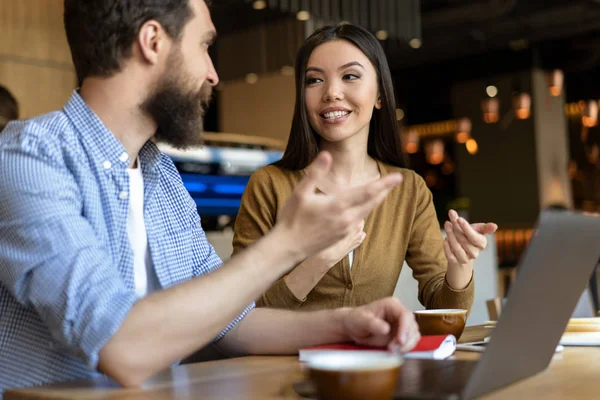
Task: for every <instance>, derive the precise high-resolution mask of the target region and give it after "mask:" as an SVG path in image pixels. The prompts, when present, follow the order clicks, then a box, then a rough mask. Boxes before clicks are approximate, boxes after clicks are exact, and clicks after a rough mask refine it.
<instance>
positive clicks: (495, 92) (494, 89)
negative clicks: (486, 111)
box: [485, 85, 498, 97]
mask: <svg viewBox="0 0 600 400" xmlns="http://www.w3.org/2000/svg"><path fill="white" fill-rule="evenodd" d="M485 92H486V93H487V95H488V96H490V97H496V96H497V95H498V88H497V87H496V86H494V85H489V86H488V87H486V88H485Z"/></svg>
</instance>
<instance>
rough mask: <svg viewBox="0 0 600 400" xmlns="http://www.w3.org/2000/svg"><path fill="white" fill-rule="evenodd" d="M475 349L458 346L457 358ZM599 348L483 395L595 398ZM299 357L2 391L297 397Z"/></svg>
mask: <svg viewBox="0 0 600 400" xmlns="http://www.w3.org/2000/svg"><path fill="white" fill-rule="evenodd" d="M485 334H486V330H485V329H484V328H482V327H480V326H477V327H468V328H467V329H466V330H465V333H464V334H463V336H462V337H461V340H460V341H461V342H466V341H473V340H480V339H482V338H483V337H484V336H485ZM478 356H479V354H478V353H469V352H457V353H456V355H455V357H456V358H457V359H476V358H477V357H478ZM599 372H600V348H598V347H567V348H565V351H564V352H563V353H562V354H561V353H559V354H557V355H555V357H554V359H553V361H552V363H551V364H550V367H549V368H548V369H546V370H545V371H543V372H541V373H540V374H538V375H536V376H534V377H532V378H529V379H526V380H524V381H521V382H519V383H516V384H514V385H511V386H509V387H507V388H505V389H502V390H500V391H497V392H495V393H492V394H491V395H488V396H486V397H485V399H490V400H494V399H530V398H544V399H564V398H569V399H571V398H581V399H587V398H596V397H598V396H599V393H600V386H599V385H600V384H599V383H598V376H599V375H600V373H599ZM302 376H303V373H302V370H301V366H300V364H299V362H298V357H296V356H294V357H243V358H234V359H228V360H221V361H211V362H205V363H198V364H191V365H184V366H179V367H176V368H173V369H171V370H169V371H165V372H164V373H162V374H160V375H158V376H157V377H155V378H154V379H152V380H151V381H149V382H147V383H145V384H144V385H143V387H142V388H140V389H121V388H119V387H118V386H116V385H115V384H114V383H112V382H111V381H110V380H108V379H106V378H99V379H96V380H86V381H79V382H71V383H69V384H65V385H52V386H44V387H40V388H35V389H22V390H14V391H7V392H6V393H5V395H4V398H5V400H57V399H61V400H62V399H74V400H92V399H93V400H97V399H125V400H142V399H143V400H166V399H177V400H184V399H290V400H292V399H293V400H298V399H300V397H299V396H297V395H296V394H295V392H294V390H293V388H292V386H291V385H292V383H293V382H295V381H298V380H300V379H302Z"/></svg>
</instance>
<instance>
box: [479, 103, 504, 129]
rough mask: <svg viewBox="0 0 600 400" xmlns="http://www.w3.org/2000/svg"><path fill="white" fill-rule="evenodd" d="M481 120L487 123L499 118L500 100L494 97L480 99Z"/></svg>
mask: <svg viewBox="0 0 600 400" xmlns="http://www.w3.org/2000/svg"><path fill="white" fill-rule="evenodd" d="M481 112H482V113H483V120H484V121H485V122H486V123H488V124H495V123H496V122H498V120H499V119H500V102H499V101H498V99H496V98H491V97H490V98H487V99H483V100H481Z"/></svg>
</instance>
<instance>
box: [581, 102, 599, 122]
mask: <svg viewBox="0 0 600 400" xmlns="http://www.w3.org/2000/svg"><path fill="white" fill-rule="evenodd" d="M581 123H582V124H583V126H586V127H588V128H591V127H593V126H596V125H598V102H597V101H596V100H588V101H586V102H585V104H584V105H583V109H582V110H581Z"/></svg>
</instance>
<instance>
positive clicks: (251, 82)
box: [246, 73, 258, 84]
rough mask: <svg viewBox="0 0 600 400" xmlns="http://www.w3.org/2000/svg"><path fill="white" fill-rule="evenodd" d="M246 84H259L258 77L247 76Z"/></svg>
mask: <svg viewBox="0 0 600 400" xmlns="http://www.w3.org/2000/svg"><path fill="white" fill-rule="evenodd" d="M246 82H247V83H250V84H253V83H256V82H258V75H256V74H254V73H249V74H246Z"/></svg>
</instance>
